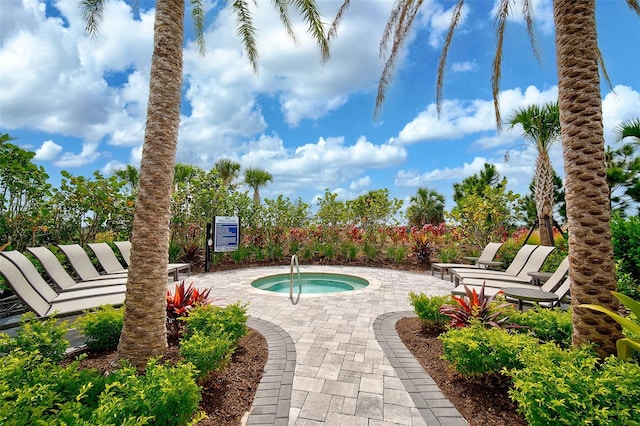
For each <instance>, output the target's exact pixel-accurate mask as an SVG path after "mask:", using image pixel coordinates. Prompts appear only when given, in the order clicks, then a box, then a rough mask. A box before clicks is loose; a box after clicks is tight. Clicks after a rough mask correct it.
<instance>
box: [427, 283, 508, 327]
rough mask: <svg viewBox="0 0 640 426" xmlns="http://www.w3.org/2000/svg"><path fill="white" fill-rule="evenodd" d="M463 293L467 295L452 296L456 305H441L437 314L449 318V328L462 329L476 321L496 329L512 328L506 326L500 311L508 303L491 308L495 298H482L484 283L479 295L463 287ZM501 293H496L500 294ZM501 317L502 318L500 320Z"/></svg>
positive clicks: (505, 318) (473, 290) (504, 316)
mask: <svg viewBox="0 0 640 426" xmlns="http://www.w3.org/2000/svg"><path fill="white" fill-rule="evenodd" d="M464 291H465V292H466V293H467V296H466V297H458V296H452V298H453V300H455V301H456V303H457V304H458V305H457V306H453V305H442V306H441V307H440V310H439V312H440V313H441V314H442V315H446V316H448V317H449V318H451V321H450V322H449V326H450V327H456V328H462V327H466V326H468V325H470V324H471V322H473V321H476V322H480V323H482V324H485V326H489V327H497V328H512V327H513V326H514V325H513V324H507V323H506V321H507V316H506V315H504V313H503V312H502V311H501V310H500V309H502V308H505V307H507V306H510V305H509V303H503V304H501V305H499V306H495V307H494V306H491V305H492V303H493V299H494V298H495V296H489V297H485V296H484V283H483V284H482V288H481V289H480V293H477V292H476V289H475V288H474V289H469V288H468V287H467V286H464ZM500 293H502V292H498V293H497V294H500ZM501 316H502V318H500V317H501Z"/></svg>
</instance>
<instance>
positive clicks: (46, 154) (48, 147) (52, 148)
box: [34, 140, 63, 161]
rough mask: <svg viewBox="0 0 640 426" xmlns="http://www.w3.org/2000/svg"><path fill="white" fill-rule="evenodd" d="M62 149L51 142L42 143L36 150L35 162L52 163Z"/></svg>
mask: <svg viewBox="0 0 640 426" xmlns="http://www.w3.org/2000/svg"><path fill="white" fill-rule="evenodd" d="M62 150H63V148H62V147H61V146H60V145H58V144H56V143H55V142H53V141H52V140H48V141H44V142H43V143H42V145H41V146H40V148H38V149H36V155H35V157H34V159H35V160H40V161H53V160H55V159H56V158H58V157H59V156H60V153H61V152H62Z"/></svg>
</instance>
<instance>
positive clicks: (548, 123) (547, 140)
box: [508, 102, 560, 246]
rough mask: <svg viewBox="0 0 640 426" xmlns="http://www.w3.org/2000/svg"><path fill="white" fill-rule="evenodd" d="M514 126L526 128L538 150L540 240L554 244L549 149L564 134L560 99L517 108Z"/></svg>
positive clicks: (536, 181) (524, 133)
mask: <svg viewBox="0 0 640 426" xmlns="http://www.w3.org/2000/svg"><path fill="white" fill-rule="evenodd" d="M508 123H509V125H510V126H511V127H512V128H513V127H515V126H520V127H521V128H522V137H523V138H524V139H525V140H526V141H527V142H529V143H530V145H531V146H533V147H534V148H535V150H536V151H537V152H538V157H537V158H536V171H535V175H534V178H533V181H534V194H535V200H536V210H537V218H538V224H539V228H540V244H541V245H544V246H553V233H552V227H553V204H554V203H553V195H554V190H553V189H554V188H553V186H554V185H553V176H554V172H553V166H552V165H551V159H550V158H549V149H550V148H551V146H552V145H553V143H554V142H556V141H557V140H559V138H560V111H559V110H558V103H557V102H552V103H547V104H544V105H542V106H540V105H529V106H528V107H524V108H520V109H518V110H516V111H515V112H514V113H513V115H512V116H511V117H509V119H508ZM547 231H548V232H547Z"/></svg>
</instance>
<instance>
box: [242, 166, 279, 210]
mask: <svg viewBox="0 0 640 426" xmlns="http://www.w3.org/2000/svg"><path fill="white" fill-rule="evenodd" d="M272 180H273V176H272V175H271V173H269V172H267V171H266V170H262V169H258V168H252V167H250V168H248V169H247V170H245V171H244V183H246V184H247V185H249V186H250V187H251V188H253V202H254V203H255V204H260V188H262V187H263V186H265V185H266V184H267V182H271V181H272Z"/></svg>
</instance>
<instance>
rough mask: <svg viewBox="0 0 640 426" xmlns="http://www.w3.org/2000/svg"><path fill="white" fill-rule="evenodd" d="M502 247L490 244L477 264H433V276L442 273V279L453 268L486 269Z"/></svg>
mask: <svg viewBox="0 0 640 426" xmlns="http://www.w3.org/2000/svg"><path fill="white" fill-rule="evenodd" d="M500 247H502V243H489V244H487V245H486V246H485V248H484V249H483V250H482V253H480V256H478V259H477V260H476V263H475V264H468V265H466V264H463V263H432V264H431V275H434V272H435V271H440V278H444V274H446V273H448V272H449V269H452V268H465V269H477V268H482V269H484V268H486V263H484V262H490V261H492V260H493V259H494V258H495V257H496V254H497V253H498V250H499V249H500Z"/></svg>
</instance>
